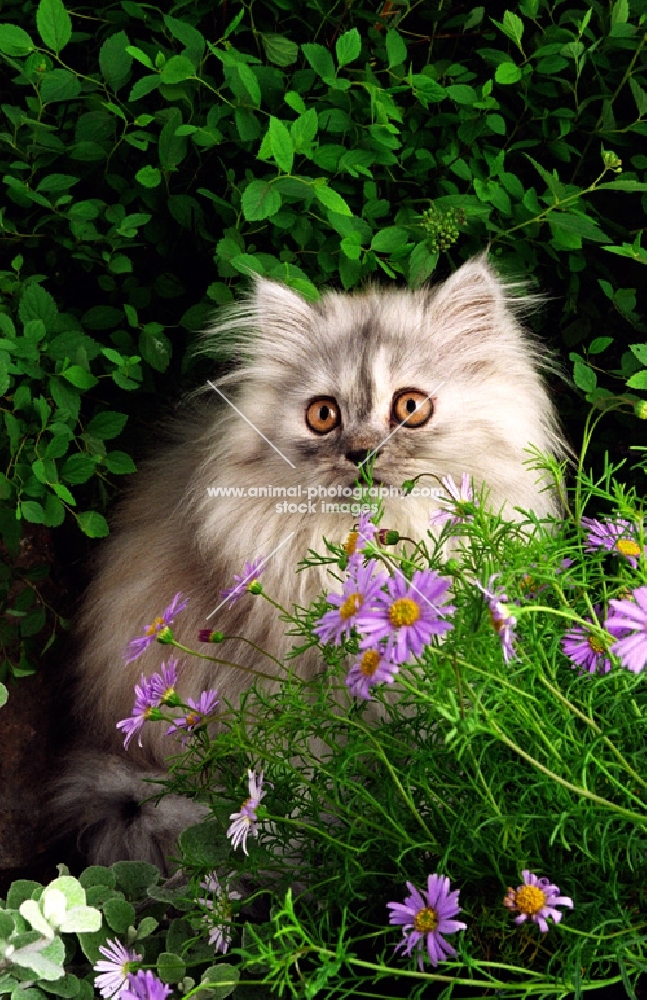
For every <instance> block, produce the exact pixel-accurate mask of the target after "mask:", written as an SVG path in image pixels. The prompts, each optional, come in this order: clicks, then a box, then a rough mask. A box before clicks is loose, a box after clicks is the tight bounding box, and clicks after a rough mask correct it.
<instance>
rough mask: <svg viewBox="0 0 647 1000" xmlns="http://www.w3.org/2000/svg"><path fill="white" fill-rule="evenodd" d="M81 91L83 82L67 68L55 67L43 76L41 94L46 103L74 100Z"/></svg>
mask: <svg viewBox="0 0 647 1000" xmlns="http://www.w3.org/2000/svg"><path fill="white" fill-rule="evenodd" d="M80 93H81V83H80V81H79V80H78V79H77V77H76V76H74V74H73V73H70V72H69V71H68V70H66V69H53V70H52V71H51V73H45V74H44V75H43V76H42V77H41V84H40V96H41V100H42V101H43V103H44V104H50V103H51V102H52V101H73V100H75V99H76V98H77V97H78V96H79V94H80Z"/></svg>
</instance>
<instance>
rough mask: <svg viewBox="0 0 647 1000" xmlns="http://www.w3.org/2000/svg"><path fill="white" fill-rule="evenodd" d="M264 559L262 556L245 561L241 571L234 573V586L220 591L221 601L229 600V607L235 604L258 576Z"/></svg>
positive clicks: (263, 565) (263, 564)
mask: <svg viewBox="0 0 647 1000" xmlns="http://www.w3.org/2000/svg"><path fill="white" fill-rule="evenodd" d="M266 561H267V560H265V559H263V558H258V559H254V561H253V562H246V563H245V565H244V566H243V572H242V573H234V580H235V583H234V586H233V587H227V588H226V589H225V590H221V591H220V596H221V597H222V599H223V601H227V600H228V601H229V607H231V606H232V604H235V603H236V601H237V600H238V599H239V598H240V597H242V596H243V594H244V593H245V592H246V591H248V590H249V589H250V587H251V586H252V585H253V584H254V583H256V581H257V580H258V578H259V576H260V575H261V573H262V572H263V570H264V569H265V563H266Z"/></svg>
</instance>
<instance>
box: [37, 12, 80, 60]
mask: <svg viewBox="0 0 647 1000" xmlns="http://www.w3.org/2000/svg"><path fill="white" fill-rule="evenodd" d="M36 27H37V28H38V34H39V35H40V37H41V38H42V40H43V42H44V44H45V45H46V46H47V47H48V48H50V49H52V50H53V51H54V52H56V54H57V55H58V53H59V52H60V51H61V49H63V48H64V47H65V46H66V45H67V43H68V42H69V40H70V38H71V36H72V21H71V19H70V15H69V14H68V12H67V11H66V10H65V7H64V6H63V3H62V0H40V3H39V4H38V10H37V11H36Z"/></svg>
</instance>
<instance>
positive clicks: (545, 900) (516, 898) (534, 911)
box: [503, 869, 573, 934]
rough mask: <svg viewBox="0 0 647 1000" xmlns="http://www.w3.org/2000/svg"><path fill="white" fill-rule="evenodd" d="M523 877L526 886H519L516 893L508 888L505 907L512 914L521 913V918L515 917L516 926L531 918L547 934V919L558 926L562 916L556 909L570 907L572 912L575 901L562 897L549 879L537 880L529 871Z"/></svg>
mask: <svg viewBox="0 0 647 1000" xmlns="http://www.w3.org/2000/svg"><path fill="white" fill-rule="evenodd" d="M521 877H522V878H523V881H524V884H523V885H520V886H518V888H517V889H516V891H515V890H514V889H511V888H510V887H508V891H507V893H506V895H505V897H504V899H503V905H504V906H505V907H507V909H508V910H510V911H512V912H514V911H515V910H517V911H518V912H519V916H518V917H515V920H514V922H515V924H523V923H525V921H526V920H527V919H528V918H529V917H530V919H531V920H532V921H533V923H535V924H539V929H540V931H541V932H542V933H543V934H545V933H546V931H547V930H548V923H547V922H546V918H547V917H550V918H551V919H552V920H553V921H554V922H555V923H556V924H558V923H559V922H560V920H561V919H562V914H561V911H560V910H558V909H556V907H557V906H568V907H570V909H571V910H572V909H573V900H572V899H571V898H570V897H569V896H560V894H559V889H558V887H557V886H556V885H551V884H550V882H549V881H548V879H547V878H537V876H536V875H533V874H532V872H530V871H528V870H527V869H524V870H523V871H522V872H521Z"/></svg>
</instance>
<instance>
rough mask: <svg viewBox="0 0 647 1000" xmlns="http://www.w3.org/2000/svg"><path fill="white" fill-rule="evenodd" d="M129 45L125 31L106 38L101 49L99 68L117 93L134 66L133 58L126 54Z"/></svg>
mask: <svg viewBox="0 0 647 1000" xmlns="http://www.w3.org/2000/svg"><path fill="white" fill-rule="evenodd" d="M128 45H129V41H128V35H127V34H126V32H125V31H117V32H115V34H114V35H110V37H109V38H106V40H105V42H104V43H103V45H102V46H101V48H100V49H99V68H100V70H101V75H102V76H103V79H104V80H105V81H106V83H107V84H108V86H109V87H110V89H111V90H114V91H115V92H116V91H118V90H119V88H120V87H123V85H124V84H125V83H126V81H127V80H128V77H129V76H130V70H131V67H132V64H133V57H132V56H131V55H130V53H128V52H126V48H127V46H128Z"/></svg>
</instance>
